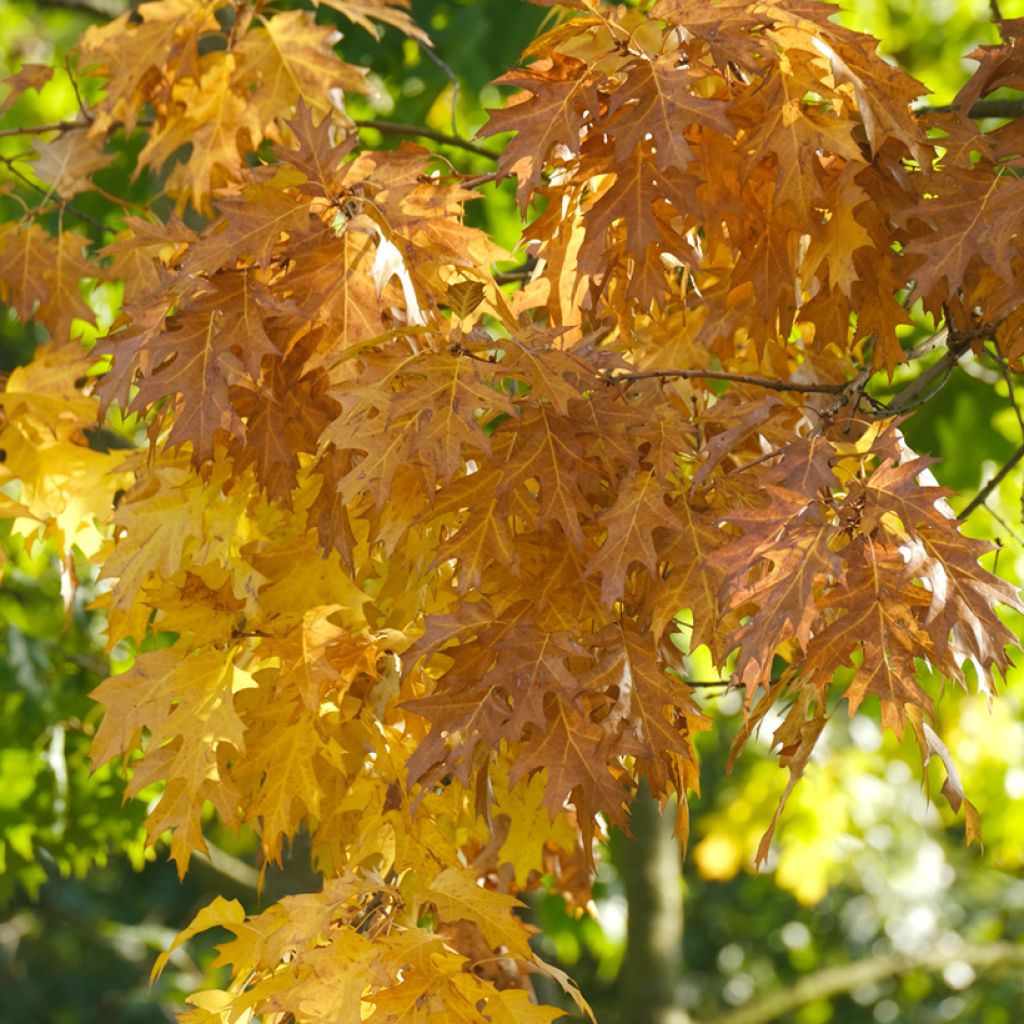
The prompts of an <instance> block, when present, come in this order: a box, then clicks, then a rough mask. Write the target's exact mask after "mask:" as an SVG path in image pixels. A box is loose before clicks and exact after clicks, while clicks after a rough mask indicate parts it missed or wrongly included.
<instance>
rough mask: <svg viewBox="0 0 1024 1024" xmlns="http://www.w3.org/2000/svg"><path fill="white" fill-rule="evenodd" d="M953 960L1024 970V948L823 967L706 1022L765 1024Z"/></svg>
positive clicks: (972, 949) (964, 949)
mask: <svg viewBox="0 0 1024 1024" xmlns="http://www.w3.org/2000/svg"><path fill="white" fill-rule="evenodd" d="M956 961H963V962H964V963H968V964H971V965H972V966H974V967H979V968H981V969H982V970H984V969H987V968H993V967H1000V966H1002V965H1004V964H1016V965H1021V966H1024V945H1015V944H1014V943H1012V942H993V943H991V944H990V945H986V946H960V947H958V948H956V949H953V950H949V951H946V950H927V951H926V952H924V953H918V954H915V955H905V954H900V953H891V954H888V955H886V956H877V957H869V958H868V959H865V960H857V961H854V962H853V963H849V964H841V965H840V966H838V967H825V968H822V969H821V970H820V971H814V972H813V973H811V974H806V975H804V977H802V978H801V979H800V980H799V981H798V982H796V984H794V985H792V986H790V987H789V988H785V989H780V990H779V991H777V992H769V993H766V994H764V995H760V996H757V997H756V998H755V999H754V1000H752V1001H751V1003H750V1004H749V1005H748V1006H744V1007H741V1008H740V1009H738V1010H733V1011H732V1012H730V1013H725V1014H722V1015H720V1016H718V1017H713V1018H712V1019H711V1020H709V1021H707V1022H705V1024H768V1022H769V1021H773V1020H778V1019H779V1018H780V1017H783V1016H785V1015H786V1014H788V1013H792V1012H793V1011H794V1010H798V1009H799V1008H800V1007H801V1006H806V1005H807V1004H808V1003H812V1002H814V1001H815V1000H817V999H829V998H831V997H832V996H837V995H841V994H842V993H844V992H851V991H852V990H853V989H856V988H860V987H861V986H862V985H872V984H875V983H877V982H879V981H885V980H886V979H887V978H894V977H897V976H899V975H901V974H909V973H910V972H911V971H919V970H924V971H941V970H942V968H943V967H945V966H947V965H948V964H951V963H954V962H956Z"/></svg>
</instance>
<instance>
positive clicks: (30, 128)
mask: <svg viewBox="0 0 1024 1024" xmlns="http://www.w3.org/2000/svg"><path fill="white" fill-rule="evenodd" d="M88 127H89V122H88V121H54V122H53V123H52V124H27V125H24V126H23V127H21V128H2V129H0V139H6V138H10V137H11V136H15V135H46V134H47V133H48V132H61V133H64V132H70V131H74V130H75V129H77V128H88Z"/></svg>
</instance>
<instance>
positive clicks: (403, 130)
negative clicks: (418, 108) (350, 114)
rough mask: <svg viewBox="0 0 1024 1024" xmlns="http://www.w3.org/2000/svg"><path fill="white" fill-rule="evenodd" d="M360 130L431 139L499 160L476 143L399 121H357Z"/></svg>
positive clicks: (495, 154) (495, 155) (496, 155)
mask: <svg viewBox="0 0 1024 1024" xmlns="http://www.w3.org/2000/svg"><path fill="white" fill-rule="evenodd" d="M355 123H356V125H357V126H358V127H359V128H375V129H376V130H377V131H379V132H384V133H385V134H391V135H408V136H412V137H414V138H420V139H430V140H431V142H439V143H441V144H442V145H444V146H455V147H456V148H458V149H464V150H465V151H466V152H467V153H476V155H477V156H485V157H487V158H488V159H490V160H497V159H498V154H497V153H492V152H491V151H490V150H489V149H484V147H483V146H478V145H477V144H476V143H475V142H470V141H469V140H468V139H463V138H460V137H459V136H458V135H447V134H446V133H445V132H436V131H434V130H433V129H432V128H421V127H420V126H419V125H415V124H401V123H400V122H398V121H377V120H362V121H356V122H355Z"/></svg>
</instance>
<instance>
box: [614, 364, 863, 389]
mask: <svg viewBox="0 0 1024 1024" xmlns="http://www.w3.org/2000/svg"><path fill="white" fill-rule="evenodd" d="M658 378H661V379H663V380H693V379H706V380H727V381H732V382H733V383H734V384H750V385H751V386H752V387H755V388H764V389H765V390H767V391H795V392H797V393H799V394H804V395H841V394H843V393H845V392H846V391H847V390H848V389H849V388H850V385H851V384H852V383H853V382H852V381H847V382H846V383H843V384H800V383H798V382H796V381H790V380H773V379H772V378H771V377H757V376H753V375H751V374H749V373H730V372H729V371H727V370H639V371H637V372H636V373H616V374H609V375H606V376H604V377H603V378H602V379H603V380H604V381H605V382H606V383H607V384H618V383H621V382H624V383H627V384H631V383H633V382H634V381H638V380H657V379H658Z"/></svg>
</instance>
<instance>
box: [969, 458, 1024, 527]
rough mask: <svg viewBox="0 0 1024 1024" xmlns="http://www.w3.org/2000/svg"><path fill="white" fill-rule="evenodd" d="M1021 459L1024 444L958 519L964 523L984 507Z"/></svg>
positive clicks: (970, 502)
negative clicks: (979, 507)
mask: <svg viewBox="0 0 1024 1024" xmlns="http://www.w3.org/2000/svg"><path fill="white" fill-rule="evenodd" d="M1021 459H1024V444H1021V445H1020V447H1019V448H1018V449H1017V450H1016V451H1015V452H1014V453H1013V454H1012V455H1011V456H1010V457H1009V458H1008V459H1007V460H1006V462H1005V463H1004V465H1003V468H1002V469H1000V470H999V472H998V473H996V475H995V476H994V477H992V479H991V480H989V482H988V483H987V484H985V486H984V487H982V489H981V490H980V491H978V493H977V494H976V495H975V496H974V497H973V498H972V499H971V500H970V501H969V502H968V503H967V505H966V506H965V507H964V509H963V511H962V512H961V513H960V515H959V516H958V517H957V518H958V519H960V521H961V522H962V521H963V520H964V519H966V518H967V517H968V516H969V515H970V514H971V513H972V512H973V511H974V510H975V509H976V508H977V507H978V506H979V505H984V504H985V502H986V501H987V500H988V496H989V495H990V494H991V493H992V492H993V491H994V490H995V489H996V488H997V487H998V486H999V484H1000V483H1001V482H1002V481H1003V479H1004V478H1005V477H1006V474H1007V473H1009V472H1010V470H1011V469H1013V467H1014V466H1016V465H1017V463H1018V462H1020V460H1021Z"/></svg>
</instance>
